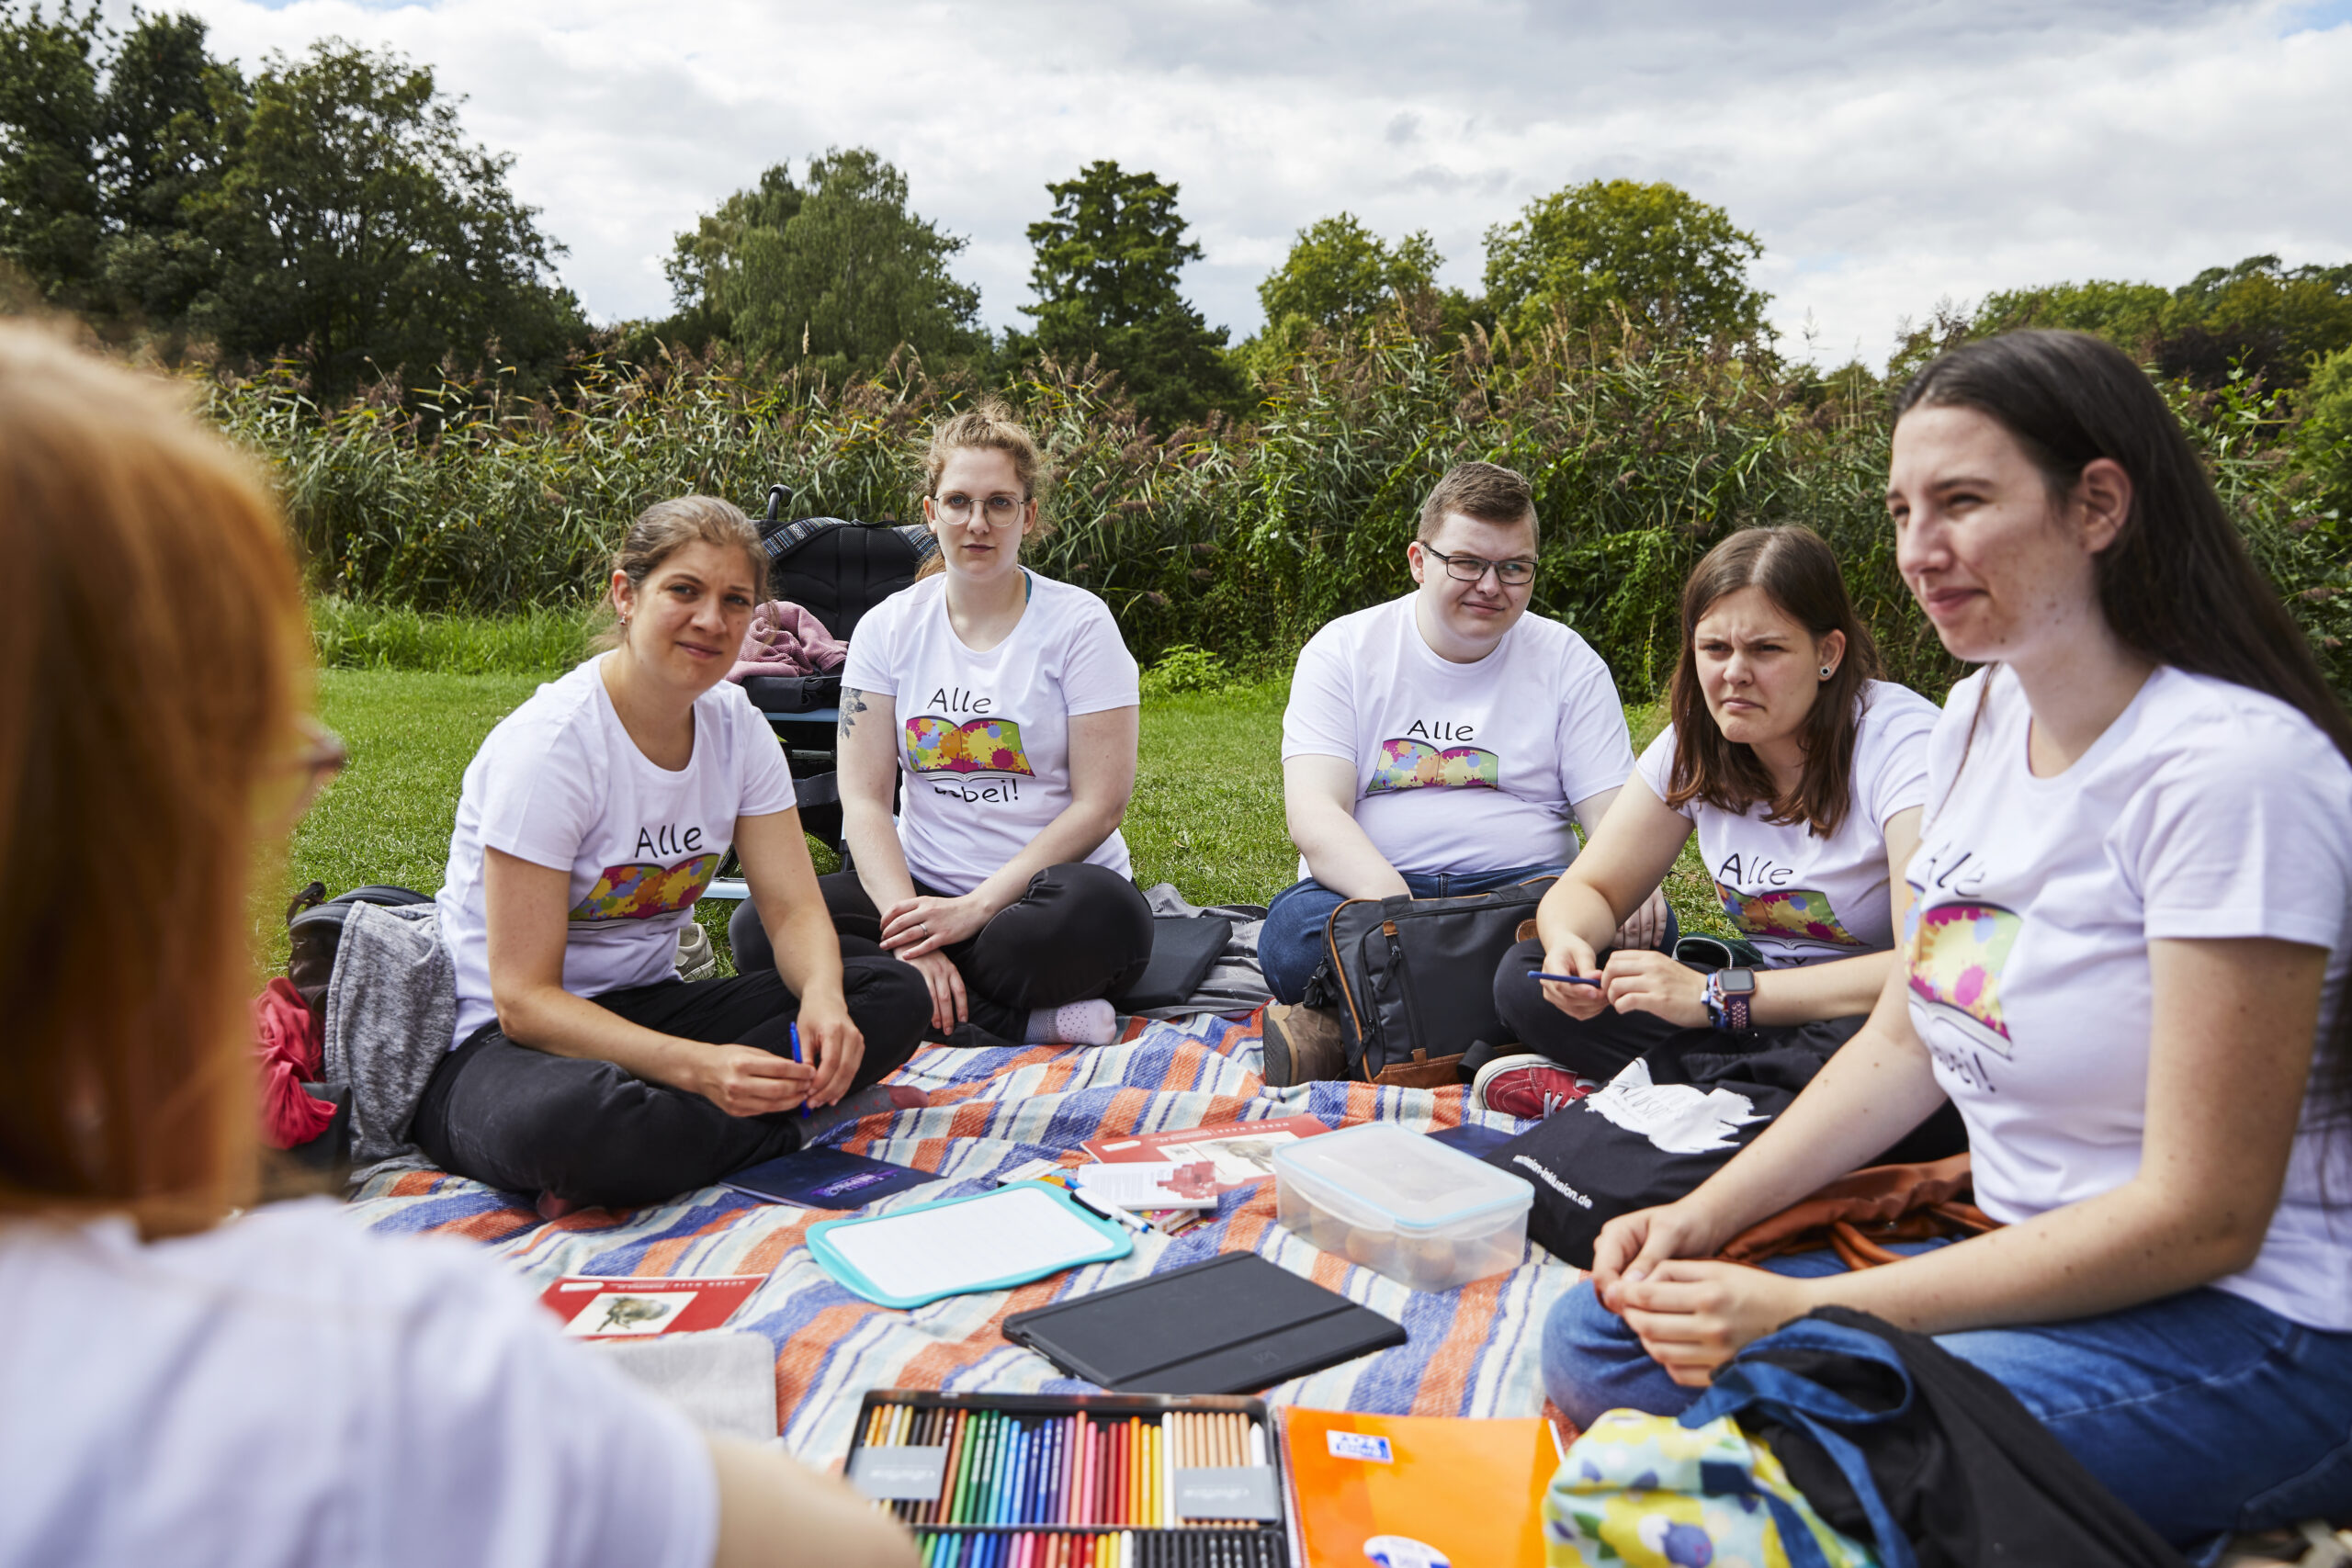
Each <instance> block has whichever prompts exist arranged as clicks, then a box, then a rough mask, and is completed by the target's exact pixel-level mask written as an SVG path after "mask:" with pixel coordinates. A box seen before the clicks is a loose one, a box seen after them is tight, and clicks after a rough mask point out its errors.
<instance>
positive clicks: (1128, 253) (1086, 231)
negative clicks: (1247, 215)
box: [1014, 159, 1241, 429]
mask: <svg viewBox="0 0 2352 1568" xmlns="http://www.w3.org/2000/svg"><path fill="white" fill-rule="evenodd" d="M1046 191H1047V193H1048V194H1050V195H1051V196H1052V197H1053V198H1054V209H1053V215H1052V216H1051V217H1049V218H1046V219H1045V220H1042V221H1039V222H1035V223H1032V224H1031V225H1029V243H1030V244H1031V245H1033V246H1035V249H1036V259H1035V262H1033V263H1032V264H1031V265H1030V268H1029V287H1030V288H1031V289H1032V290H1033V291H1034V292H1035V294H1036V296H1037V303H1036V304H1035V305H1023V306H1022V307H1021V309H1022V310H1023V313H1024V314H1027V315H1031V316H1035V318H1036V319H1037V328H1036V331H1035V333H1031V334H1029V335H1028V336H1027V337H1026V338H1024V339H1023V340H1021V341H1020V342H1018V343H1016V344H1014V350H1015V352H1016V353H1025V352H1035V353H1039V354H1045V355H1051V356H1052V357H1053V358H1055V359H1057V360H1058V361H1060V362H1061V363H1062V364H1064V365H1067V366H1071V367H1076V366H1080V365H1083V364H1085V363H1086V362H1087V361H1088V360H1089V359H1093V360H1095V361H1097V362H1098V363H1099V364H1101V365H1102V366H1103V368H1105V369H1108V370H1112V371H1115V372H1117V374H1118V376H1119V378H1121V379H1122V380H1123V381H1125V384H1126V387H1127V390H1128V392H1129V394H1130V395H1132V396H1133V397H1134V399H1135V402H1136V409H1137V411H1138V412H1141V413H1142V414H1144V416H1145V417H1147V418H1148V419H1149V420H1151V421H1152V422H1153V423H1155V424H1158V425H1159V426H1160V427H1162V428H1163V429H1165V428H1168V427H1170V426H1173V425H1176V424H1180V423H1186V422H1188V421H1192V420H1197V419H1199V418H1201V417H1202V416H1203V415H1204V414H1205V413H1206V412H1208V410H1209V409H1210V408H1211V407H1212V406H1218V405H1224V406H1229V405H1230V404H1232V403H1233V402H1234V401H1236V400H1238V399H1239V397H1240V395H1241V383H1240V378H1239V377H1238V375H1237V374H1236V373H1235V371H1234V369H1233V367H1231V366H1230V365H1228V364H1227V362H1226V360H1225V356H1224V354H1223V352H1222V351H1223V349H1224V346H1225V340H1226V332H1225V329H1224V328H1222V327H1215V328H1213V327H1211V326H1209V325H1208V323H1207V322H1206V321H1203V320H1202V318H1201V313H1200V312H1199V311H1198V310H1194V309H1193V306H1192V305H1191V303H1190V302H1188V301H1187V300H1186V299H1184V297H1183V295H1182V293H1181V292H1179V291H1178V288H1177V275H1178V274H1179V273H1180V272H1181V271H1182V268H1183V265H1184V264H1185V263H1186V262H1188V261H1196V260H1198V259H1199V258H1200V254H1201V247H1200V246H1199V245H1197V244H1194V243H1192V242H1190V241H1188V240H1186V239H1185V238H1184V231H1185V228H1186V224H1185V222H1184V220H1183V219H1182V218H1181V217H1179V216H1177V212H1176V186H1173V185H1170V184H1163V183H1162V182H1161V181H1160V179H1159V176H1158V175H1154V174H1150V173H1148V172H1138V173H1136V174H1132V175H1131V174H1128V173H1127V172H1126V171H1125V170H1124V169H1122V168H1120V167H1119V165H1118V164H1116V163H1114V162H1112V161H1111V160H1109V159H1101V160H1098V161H1096V162H1094V163H1091V164H1087V165H1086V167H1085V168H1083V169H1081V170H1080V171H1079V174H1078V177H1077V178H1075V179H1069V180H1064V181H1061V182H1059V183H1058V184H1049V185H1047V186H1046Z"/></svg>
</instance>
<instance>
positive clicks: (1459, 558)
mask: <svg viewBox="0 0 2352 1568" xmlns="http://www.w3.org/2000/svg"><path fill="white" fill-rule="evenodd" d="M1421 554H1423V555H1425V556H1435V557H1436V558H1438V559H1440V560H1442V561H1443V562H1444V563H1445V575H1446V576H1448V577H1450V578H1452V579H1453V581H1456V582H1476V581H1478V580H1479V579H1480V578H1482V577H1484V576H1486V575H1487V573H1488V572H1489V571H1491V572H1493V573H1494V574H1495V581H1498V582H1499V583H1501V584H1502V585H1503V586H1504V587H1506V588H1524V587H1526V586H1527V585H1528V584H1529V583H1531V582H1532V581H1535V563H1534V562H1533V561H1532V560H1527V559H1525V558H1519V557H1514V558H1511V559H1510V560H1488V559H1487V558H1485V557H1484V556H1464V555H1451V556H1450V555H1447V554H1446V553H1445V552H1444V551H1443V550H1435V549H1431V548H1430V547H1429V546H1427V545H1423V546H1422V547H1421Z"/></svg>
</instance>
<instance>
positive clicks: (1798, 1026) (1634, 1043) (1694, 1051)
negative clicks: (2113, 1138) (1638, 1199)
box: [1495, 937, 1968, 1195]
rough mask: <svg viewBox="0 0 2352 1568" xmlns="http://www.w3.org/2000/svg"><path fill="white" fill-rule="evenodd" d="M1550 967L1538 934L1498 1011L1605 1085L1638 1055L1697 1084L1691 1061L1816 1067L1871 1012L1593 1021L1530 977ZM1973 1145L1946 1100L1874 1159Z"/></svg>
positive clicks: (1504, 970) (1662, 1074)
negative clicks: (1758, 1059)
mask: <svg viewBox="0 0 2352 1568" xmlns="http://www.w3.org/2000/svg"><path fill="white" fill-rule="evenodd" d="M1543 966H1544V943H1543V942H1542V940H1541V939H1538V938H1533V937H1531V938H1529V939H1528V940H1527V941H1525V942H1521V943H1520V944H1519V945H1518V946H1517V947H1514V948H1512V949H1511V950H1510V952H1509V953H1504V954H1503V961H1502V963H1501V964H1498V965H1497V966H1496V969H1495V1010H1496V1011H1498V1012H1499V1013H1501V1014H1502V1016H1503V1021H1504V1022H1505V1023H1508V1024H1510V1027H1511V1028H1512V1029H1513V1030H1515V1031H1516V1032H1518V1034H1519V1041H1520V1043H1521V1045H1523V1046H1525V1047H1526V1048H1527V1049H1528V1050H1530V1051H1532V1052H1534V1053H1535V1054H1536V1055H1541V1056H1549V1057H1550V1058H1552V1060H1554V1061H1555V1062H1557V1063H1559V1064H1560V1066H1564V1067H1566V1068H1567V1069H1568V1070H1569V1071H1570V1072H1574V1073H1581V1074H1582V1075H1584V1076H1585V1077H1589V1078H1599V1079H1600V1080H1601V1081H1602V1082H1603V1083H1606V1082H1607V1081H1608V1080H1609V1079H1611V1078H1613V1077H1616V1076H1617V1075H1618V1073H1619V1072H1620V1071H1622V1070H1623V1068H1624V1067H1625V1066H1626V1064H1628V1063H1630V1062H1632V1061H1633V1060H1634V1058H1636V1057H1638V1056H1648V1057H1650V1058H1651V1059H1652V1063H1651V1070H1652V1072H1653V1073H1654V1074H1655V1075H1656V1076H1657V1081H1658V1082H1660V1083H1685V1082H1693V1081H1698V1080H1696V1079H1693V1078H1692V1077H1691V1076H1690V1074H1689V1073H1688V1072H1687V1071H1685V1061H1686V1058H1688V1059H1692V1060H1701V1059H1713V1058H1717V1057H1729V1056H1732V1055H1757V1056H1761V1055H1764V1054H1765V1053H1768V1052H1769V1053H1775V1054H1778V1055H1788V1054H1789V1053H1791V1052H1797V1053H1805V1054H1809V1055H1813V1056H1814V1057H1815V1058H1817V1062H1816V1066H1817V1064H1818V1062H1826V1061H1827V1060H1828V1059H1829V1058H1830V1057H1831V1056H1832V1055H1836V1053H1837V1051H1838V1047H1839V1046H1840V1045H1843V1044H1844V1043H1846V1042H1847V1041H1849V1040H1850V1039H1852V1038H1853V1037H1854V1036H1855V1035H1856V1034H1858V1033H1860V1032H1861V1027H1862V1024H1863V1023H1864V1021H1866V1019H1867V1016H1868V1015H1866V1014H1861V1013H1857V1014H1855V1015H1853V1016H1852V1017H1850V1018H1832V1019H1823V1020H1819V1021H1815V1022H1812V1023H1792V1024H1783V1025H1777V1026H1776V1025H1767V1026H1765V1027H1763V1028H1761V1029H1751V1030H1749V1031H1748V1032H1747V1033H1745V1034H1729V1033H1726V1032H1724V1031H1722V1030H1720V1029H1713V1028H1707V1027H1703V1026H1702V1027H1699V1028H1692V1027H1691V1026H1690V1025H1688V1024H1680V1023H1670V1022H1668V1021H1667V1020H1665V1019H1662V1018H1660V1017H1658V1015H1657V1014H1656V1013H1654V1012H1616V1011H1613V1010H1612V1011H1609V1012H1603V1013H1600V1014H1599V1015H1597V1016H1596V1017H1593V1018H1589V1019H1582V1020H1579V1019H1573V1018H1570V1017H1569V1016H1568V1015H1567V1014H1566V1013H1564V1012H1562V1011H1561V1010H1559V1009H1558V1008H1555V1007H1554V1006H1553V1005H1552V1004H1551V1003H1550V1002H1548V1001H1546V1000H1544V983H1543V982H1542V981H1541V980H1531V979H1529V978H1528V977H1527V972H1528V971H1529V970H1530V969H1541V968H1542V967H1543ZM1702 1076H1703V1075H1702ZM1812 1076H1813V1075H1812V1073H1811V1072H1810V1071H1806V1072H1803V1073H1800V1074H1797V1075H1794V1077H1792V1080H1791V1081H1790V1082H1788V1084H1787V1087H1788V1088H1790V1089H1801V1088H1802V1087H1804V1081H1805V1080H1808V1079H1810V1078H1811V1077H1812ZM1709 1081H1712V1080H1709ZM1966 1147H1968V1129H1967V1127H1966V1125H1965V1124H1964V1123H1963V1122H1962V1121H1961V1119H1960V1111H1959V1108H1958V1107H1956V1106H1954V1105H1952V1104H1951V1102H1950V1101H1946V1102H1945V1103H1944V1104H1942V1105H1940V1106H1938V1107H1937V1108H1936V1111H1935V1114H1933V1115H1931V1116H1929V1117H1928V1119H1927V1120H1926V1121H1925V1122H1921V1123H1920V1124H1919V1125H1918V1127H1917V1129H1915V1130H1914V1131H1912V1132H1911V1133H1909V1134H1905V1136H1904V1137H1903V1139H1902V1140H1901V1141H1899V1142H1898V1143H1896V1144H1895V1145H1894V1147H1892V1148H1890V1149H1888V1150H1887V1151H1886V1152H1885V1153H1884V1154H1883V1155H1881V1156H1879V1157H1878V1158H1877V1159H1876V1160H1873V1161H1871V1162H1870V1163H1871V1164H1873V1165H1885V1164H1903V1163H1908V1162H1910V1161H1913V1160H1934V1159H1942V1158H1943V1157H1944V1156H1947V1155H1956V1154H1958V1153H1960V1152H1961V1151H1962V1150H1963V1149H1965V1148H1966ZM1693 1185H1696V1183H1695V1182H1694V1183H1693ZM1678 1195H1679V1194H1678Z"/></svg>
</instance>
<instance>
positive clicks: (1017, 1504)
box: [1004, 1427, 1041, 1525]
mask: <svg viewBox="0 0 2352 1568" xmlns="http://www.w3.org/2000/svg"><path fill="white" fill-rule="evenodd" d="M1040 1436H1041V1434H1040V1433H1039V1432H1038V1430H1037V1428H1035V1427H1023V1428H1022V1429H1021V1468H1020V1469H1019V1470H1018V1471H1016V1472H1013V1476H1012V1497H1010V1498H1009V1499H1007V1501H1008V1503H1009V1504H1010V1506H1008V1507H1007V1508H1006V1509H1005V1514H1004V1522H1005V1523H1006V1524H1009V1525H1018V1524H1026V1523H1027V1522H1028V1520H1029V1483H1030V1479H1031V1477H1033V1476H1035V1474H1036V1473H1037V1445H1038V1438H1039V1437H1040Z"/></svg>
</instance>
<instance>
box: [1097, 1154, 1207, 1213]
mask: <svg viewBox="0 0 2352 1568" xmlns="http://www.w3.org/2000/svg"><path fill="white" fill-rule="evenodd" d="M1070 1174H1071V1175H1072V1176H1073V1177H1075V1178H1076V1179H1077V1182H1078V1190H1080V1192H1083V1193H1084V1194H1085V1195H1086V1196H1088V1197H1089V1198H1092V1199H1095V1200H1097V1201H1101V1202H1104V1203H1116V1204H1117V1205H1118V1206H1119V1207H1120V1208H1122V1209H1126V1210H1130V1211H1134V1212H1137V1213H1140V1212H1142V1211H1144V1210H1148V1209H1214V1208H1216V1189H1217V1180H1216V1165H1215V1164H1213V1163H1212V1162H1210V1161H1208V1160H1193V1161H1192V1162H1190V1163H1189V1164H1179V1163H1177V1162H1176V1161H1174V1160H1148V1161H1141V1162H1138V1163H1136V1164H1132V1165H1081V1166H1080V1167H1079V1168H1077V1169H1076V1170H1075V1171H1072V1172H1071V1173H1070Z"/></svg>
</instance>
